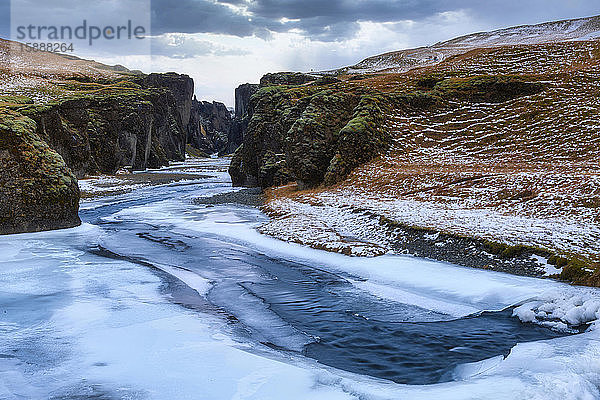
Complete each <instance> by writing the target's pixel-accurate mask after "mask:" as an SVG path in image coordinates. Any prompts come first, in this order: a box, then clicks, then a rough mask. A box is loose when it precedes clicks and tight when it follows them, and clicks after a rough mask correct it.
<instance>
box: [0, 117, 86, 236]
mask: <svg viewBox="0 0 600 400" xmlns="http://www.w3.org/2000/svg"><path fill="white" fill-rule="evenodd" d="M35 132H36V124H35V122H34V121H33V120H31V119H30V118H27V117H24V116H23V115H21V114H18V113H16V112H13V111H10V110H1V109H0V170H1V171H2V173H1V174H0V234H10V233H20V232H34V231H41V230H48V229H59V228H68V227H73V226H77V225H79V224H80V223H81V221H80V220H79V217H78V215H77V211H78V209H79V188H78V187H77V179H76V178H75V176H74V175H73V173H72V172H71V170H70V169H69V168H67V166H66V165H65V163H64V161H63V159H62V157H61V156H60V155H59V154H58V153H56V152H55V151H54V150H52V149H50V147H48V145H47V144H46V143H45V142H44V141H43V140H41V139H40V137H39V136H38V135H37V134H36V133H35Z"/></svg>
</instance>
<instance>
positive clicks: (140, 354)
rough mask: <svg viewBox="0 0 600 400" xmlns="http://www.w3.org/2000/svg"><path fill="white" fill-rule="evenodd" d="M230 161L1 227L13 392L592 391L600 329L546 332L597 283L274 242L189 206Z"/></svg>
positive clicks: (229, 217) (498, 394)
mask: <svg viewBox="0 0 600 400" xmlns="http://www.w3.org/2000/svg"><path fill="white" fill-rule="evenodd" d="M226 162H227V160H207V161H197V162H196V163H195V164H186V165H179V166H174V167H172V168H171V169H169V170H163V171H157V172H153V173H172V172H174V171H175V172H177V173H193V174H198V173H200V174H204V175H205V176H206V178H202V179H195V180H186V181H180V182H178V183H171V184H167V185H160V186H152V187H138V188H136V189H135V190H133V191H131V192H129V193H126V194H121V195H114V196H110V197H104V198H100V199H95V200H88V201H85V202H82V205H81V211H80V215H81V218H82V220H83V222H84V224H83V225H82V226H81V227H78V228H74V229H68V230H62V231H54V232H42V233H34V234H22V235H11V236H4V237H0V313H1V314H0V399H207V400H208V399H210V400H213V399H281V398H289V399H296V398H297V399H304V400H306V399H313V398H314V399H338V398H339V399H346V398H348V399H353V398H356V399H358V398H360V399H371V398H373V399H388V398H389V399H398V398H409V399H413V398H432V396H434V397H435V398H452V399H462V398H465V399H467V398H486V399H490V398H507V399H514V398H536V396H538V398H540V399H541V398H544V399H546V398H557V399H558V398H560V399H566V398H574V399H575V398H582V399H584V398H590V399H593V398H597V396H598V384H599V382H600V345H599V342H598V335H597V333H596V332H597V331H596V330H594V329H588V331H587V332H585V333H583V334H579V335H572V333H573V332H575V331H574V330H572V329H571V330H565V329H562V330H561V331H560V332H559V331H557V330H551V329H549V328H547V327H545V326H542V325H544V323H545V322H546V325H547V326H553V327H555V328H556V327H557V326H558V327H563V328H565V327H567V324H568V322H569V321H570V320H569V319H568V317H567V315H570V314H568V313H569V312H570V313H571V314H573V312H574V311H573V309H577V307H583V309H584V310H583V311H581V313H583V314H581V315H580V316H579V319H575V320H573V321H571V322H572V324H571V326H572V325H579V322H589V321H593V320H594V319H595V318H597V317H598V316H597V315H595V314H594V313H597V308H594V307H595V306H596V307H597V306H598V304H600V302H598V296H597V295H598V294H597V292H596V291H594V290H592V289H576V288H570V287H567V286H565V285H562V284H558V283H555V282H552V281H549V280H538V279H531V278H522V277H515V276H509V275H504V274H500V273H494V272H487V271H479V270H471V269H467V268H461V267H457V266H453V265H448V264H444V263H437V262H433V261H427V260H422V259H417V258H412V257H408V256H392V255H390V256H384V257H378V258H369V259H364V258H350V257H346V256H343V255H339V254H331V253H325V252H322V251H318V250H312V249H307V248H304V247H301V246H298V245H294V244H287V243H284V242H280V241H276V240H274V239H270V238H268V237H264V236H261V235H259V234H258V233H257V232H256V231H255V229H254V228H255V227H256V226H258V225H260V224H261V223H263V222H264V221H266V217H265V216H264V215H263V214H261V213H260V212H259V211H258V210H257V209H254V208H250V207H245V206H237V205H231V204H230V205H215V206H207V205H195V204H193V202H192V200H193V199H194V198H197V197H206V196H211V195H213V194H218V193H223V192H227V191H230V190H232V189H231V187H230V183H229V179H228V176H227V174H226ZM194 176H196V175H194ZM577 296H579V300H578V299H577ZM594 302H598V303H597V304H596V303H594ZM520 304H525V306H523V307H521V312H519V315H520V316H521V319H524V320H527V315H529V314H528V312H529V309H528V308H527V307H531V308H532V309H534V308H535V307H538V308H539V307H549V305H550V306H554V308H555V309H559V308H560V310H562V311H560V313H558V311H557V313H556V314H555V315H553V316H552V317H549V318H548V321H540V320H538V321H537V322H538V323H536V324H534V323H523V322H521V321H520V320H519V319H518V318H516V317H513V316H512V308H509V307H510V306H513V305H520ZM561 307H562V308H561ZM586 312H587V313H588V314H589V315H588V314H585V313H586ZM590 313H591V314H590ZM586 328H587V325H583V326H582V327H580V328H579V329H580V330H585V329H586ZM592 328H593V327H592ZM515 346H516V347H515ZM569 396H571V397H569Z"/></svg>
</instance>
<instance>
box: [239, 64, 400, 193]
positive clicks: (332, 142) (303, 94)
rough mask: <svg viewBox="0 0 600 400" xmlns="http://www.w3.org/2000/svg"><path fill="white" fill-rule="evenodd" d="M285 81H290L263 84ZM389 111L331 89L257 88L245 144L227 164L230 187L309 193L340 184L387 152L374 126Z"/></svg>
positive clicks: (375, 101) (370, 97) (365, 97)
mask: <svg viewBox="0 0 600 400" xmlns="http://www.w3.org/2000/svg"><path fill="white" fill-rule="evenodd" d="M284 78H285V79H287V78H289V75H285V76H284V77H283V78H281V79H279V78H274V77H273V76H270V77H268V79H262V80H261V82H262V83H265V82H267V83H268V82H272V81H276V82H281V81H284ZM293 78H294V79H293V81H294V82H305V81H306V79H301V78H298V77H297V76H296V75H294V76H293ZM312 81H313V80H308V82H312ZM388 103H389V102H388ZM388 105H389V104H386V102H385V101H382V99H381V98H379V97H377V96H376V95H374V94H367V93H363V92H355V91H352V90H343V89H341V88H340V87H337V86H331V85H318V84H314V85H309V86H305V85H304V83H302V84H300V85H289V86H288V85H268V86H264V87H261V88H260V90H258V92H257V93H256V94H254V95H253V96H252V98H251V101H250V106H249V124H248V128H247V131H246V134H245V136H244V141H243V144H242V146H241V147H240V148H239V149H238V150H237V151H236V152H235V154H234V157H233V159H232V162H231V166H230V169H229V173H230V175H231V178H232V181H233V184H234V185H236V186H260V187H269V186H273V185H280V184H284V183H286V182H288V181H292V180H293V181H296V182H297V183H298V185H299V186H300V187H302V188H308V187H314V186H318V185H319V184H321V183H323V182H325V181H326V182H327V183H330V184H331V183H335V182H337V181H339V180H340V179H342V178H344V177H345V176H346V175H347V174H348V173H349V172H350V171H351V170H352V168H353V167H354V166H356V165H358V163H362V162H365V161H368V160H369V159H370V158H372V157H375V156H376V155H377V154H379V153H380V152H381V151H383V150H385V149H386V148H387V138H386V135H385V132H383V131H382V130H381V126H380V124H379V123H378V121H379V118H381V115H382V114H383V111H382V109H381V107H388Z"/></svg>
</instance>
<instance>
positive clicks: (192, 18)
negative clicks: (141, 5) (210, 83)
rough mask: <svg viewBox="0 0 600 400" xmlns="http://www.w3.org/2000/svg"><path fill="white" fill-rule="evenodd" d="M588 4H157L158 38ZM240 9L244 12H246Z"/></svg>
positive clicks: (332, 30)
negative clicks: (459, 12) (164, 35)
mask: <svg viewBox="0 0 600 400" xmlns="http://www.w3.org/2000/svg"><path fill="white" fill-rule="evenodd" d="M593 3H595V2H591V1H585V0H529V1H522V0H486V1H481V0H455V1H447V0H249V1H245V0H218V1H210V0H178V1H172V0H153V2H152V26H153V31H154V34H162V33H166V32H185V33H220V34H230V35H235V36H239V37H247V36H258V37H262V38H268V37H269V32H286V31H290V30H292V29H294V30H296V31H299V32H301V33H302V34H303V35H304V36H306V37H308V38H310V39H312V40H319V41H336V40H345V39H350V38H352V37H353V36H354V35H355V33H356V32H357V31H358V22H359V21H372V22H397V21H403V20H414V21H420V20H424V19H427V18H430V17H433V16H435V15H437V14H439V13H442V12H446V11H457V10H463V11H465V12H467V13H468V14H469V15H470V16H472V17H473V18H477V19H478V20H479V21H480V22H482V23H485V25H488V26H493V27H497V26H509V25H515V24H525V23H536V22H543V21H546V20H552V19H564V18H574V17H578V16H586V15H594V14H598V13H600V7H599V6H598V5H596V4H593ZM239 10H243V12H240V11H239Z"/></svg>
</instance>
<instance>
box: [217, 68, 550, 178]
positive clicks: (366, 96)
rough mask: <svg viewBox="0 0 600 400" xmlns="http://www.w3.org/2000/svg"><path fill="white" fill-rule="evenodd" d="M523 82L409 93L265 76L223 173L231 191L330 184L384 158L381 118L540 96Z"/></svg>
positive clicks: (444, 80)
mask: <svg viewBox="0 0 600 400" xmlns="http://www.w3.org/2000/svg"><path fill="white" fill-rule="evenodd" d="M544 88H545V86H544V85H543V84H542V83H539V82H535V81H533V82H532V80H531V79H529V78H528V77H526V76H512V75H487V76H475V77H466V78H461V77H455V76H449V77H446V76H431V77H424V78H422V79H421V80H419V82H418V85H417V87H415V89H414V90H410V91H403V92H389V91H386V92H384V91H381V90H378V88H376V87H366V86H362V85H360V84H355V85H348V84H346V82H342V81H340V80H339V79H337V78H333V77H322V78H317V77H314V76H312V75H307V74H300V73H278V74H267V75H265V76H264V77H263V78H262V79H261V84H260V89H259V90H258V91H257V92H256V93H255V94H254V95H253V96H252V97H251V98H250V103H249V106H248V112H247V117H246V118H248V120H249V121H248V126H247V129H246V131H245V134H244V140H243V144H242V146H241V147H240V148H239V149H238V150H237V151H236V152H235V154H234V157H233V159H232V162H231V166H230V169H229V173H230V175H231V178H232V181H233V184H234V185H236V186H260V187H263V188H264V187H269V186H273V185H281V184H284V183H286V182H288V181H296V182H297V184H298V187H299V188H301V189H303V188H313V187H316V186H319V185H321V184H324V185H327V186H329V185H333V184H335V183H338V182H340V181H342V180H343V179H345V178H346V177H347V176H348V175H349V174H350V173H351V172H352V170H353V169H354V168H356V167H357V166H359V165H361V164H364V163H366V162H369V161H370V160H372V159H374V158H375V157H377V156H378V155H380V154H382V153H383V152H385V151H386V150H387V149H388V147H389V144H390V138H389V136H388V133H387V131H386V129H385V128H384V122H385V119H386V116H389V115H391V114H392V113H393V114H407V115H408V114H410V113H413V112H417V113H419V112H424V111H426V110H428V109H430V108H431V107H434V106H443V107H455V106H456V105H457V104H458V103H459V102H471V103H473V102H504V101H508V100H511V99H514V98H518V97H521V96H528V95H532V94H536V93H539V92H540V91H542V90H544Z"/></svg>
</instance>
